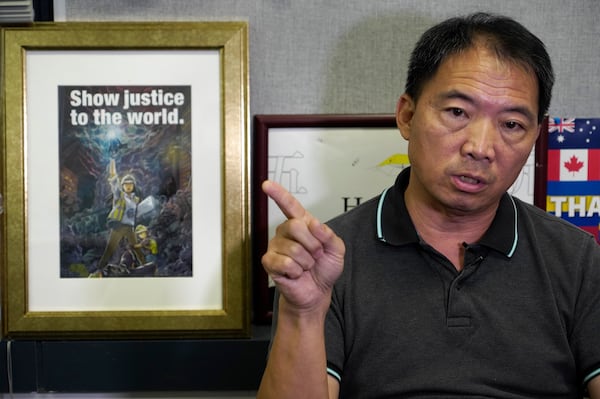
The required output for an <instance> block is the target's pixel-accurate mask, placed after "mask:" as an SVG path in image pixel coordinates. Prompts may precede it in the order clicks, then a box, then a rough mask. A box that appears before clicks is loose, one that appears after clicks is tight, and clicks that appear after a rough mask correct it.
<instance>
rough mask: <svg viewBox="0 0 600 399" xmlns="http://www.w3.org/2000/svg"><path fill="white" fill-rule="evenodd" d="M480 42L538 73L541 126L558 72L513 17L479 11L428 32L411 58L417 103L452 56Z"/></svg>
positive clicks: (410, 90) (410, 81) (409, 82)
mask: <svg viewBox="0 0 600 399" xmlns="http://www.w3.org/2000/svg"><path fill="white" fill-rule="evenodd" d="M477 39H484V42H485V45H486V46H487V47H489V48H490V49H491V50H493V51H494V52H495V53H496V54H497V56H498V57H499V59H502V60H508V61H511V62H515V63H518V64H520V65H522V66H524V67H525V68H527V69H528V70H531V71H532V72H533V73H535V75H536V77H537V82H538V123H540V122H541V121H542V120H543V118H544V116H545V115H546V113H547V112H548V108H549V107H550V100H551V99H552V86H553V85H554V71H553V69H552V62H551V60H550V56H549V55H548V52H547V51H546V46H545V45H544V43H543V42H542V41H541V40H540V39H539V38H538V37H537V36H535V35H534V34H533V33H531V32H530V31H529V30H528V29H527V28H525V27H524V26H523V25H521V24H520V23H519V22H517V21H515V20H514V19H512V18H509V17H505V16H500V15H494V14H489V13H483V12H478V13H475V14H470V15H466V16H462V17H455V18H451V19H448V20H446V21H444V22H441V23H439V24H437V25H435V26H433V27H431V28H430V29H428V30H427V31H426V32H425V33H424V34H423V35H422V36H421V38H420V39H419V41H418V42H417V44H416V45H415V48H414V50H413V52H412V54H411V57H410V63H409V66H408V74H407V79H406V86H405V91H406V93H407V94H408V95H409V96H411V97H412V98H413V99H414V100H415V101H417V100H418V98H419V95H420V94H421V91H422V90H423V86H424V85H425V83H426V82H427V81H428V80H430V79H431V78H432V77H433V76H434V75H435V73H436V72H437V70H438V68H439V66H440V65H441V63H442V62H443V61H444V60H446V59H447V58H448V57H449V56H451V55H454V54H457V53H460V52H462V51H465V50H468V49H470V48H472V47H473V46H474V44H475V43H476V40H477Z"/></svg>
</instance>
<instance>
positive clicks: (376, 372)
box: [326, 169, 600, 398]
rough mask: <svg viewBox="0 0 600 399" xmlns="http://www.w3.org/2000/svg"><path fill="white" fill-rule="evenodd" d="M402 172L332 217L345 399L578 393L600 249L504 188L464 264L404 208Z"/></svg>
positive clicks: (330, 331) (332, 334)
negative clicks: (423, 235)
mask: <svg viewBox="0 0 600 399" xmlns="http://www.w3.org/2000/svg"><path fill="white" fill-rule="evenodd" d="M408 179H409V170H408V169H406V170H405V171H403V172H402V173H401V174H400V175H399V177H398V179H397V181H396V183H395V185H394V186H393V187H391V188H390V189H388V190H387V191H386V192H384V193H383V194H382V195H381V196H379V197H377V198H374V199H372V200H370V201H368V202H365V203H364V204H363V205H361V206H359V207H357V208H355V209H353V210H352V211H350V212H347V213H345V214H344V215H342V216H340V217H338V218H336V219H334V220H332V221H331V222H329V225H330V226H332V228H333V229H334V230H335V231H336V232H337V233H338V234H339V235H340V236H341V237H342V239H343V240H344V242H345V244H346V259H345V265H344V272H343V273H342V276H341V277H340V279H339V280H338V282H337V283H336V285H335V289H334V292H333V297H332V304H331V309H330V312H329V314H328V317H327V321H326V345H327V357H328V371H329V373H330V374H331V375H333V376H335V377H336V378H338V379H339V380H340V397H341V398H369V397H374V398H375V397H376V398H383V397H390V398H391V397H411V398H412V397H415V398H442V397H472V398H571V397H573V398H575V397H578V398H581V396H582V392H583V388H584V386H585V382H587V380H589V379H591V378H592V377H593V376H594V375H596V373H598V372H599V371H600V329H599V327H600V246H598V245H597V244H596V242H595V240H594V238H593V237H592V236H590V235H589V234H587V233H585V232H583V231H582V230H581V229H579V228H577V227H575V226H573V225H570V224H568V223H566V222H565V221H563V220H561V219H559V218H556V217H554V216H552V215H549V214H547V213H545V212H543V211H541V210H539V209H537V208H535V207H533V206H531V205H528V204H525V203H523V202H522V201H519V200H518V199H515V198H512V197H511V196H509V195H508V194H506V195H505V196H504V197H503V198H502V200H501V202H500V207H499V209H498V212H497V214H496V217H495V219H494V220H493V222H492V224H491V226H490V228H489V230H488V231H487V232H486V233H485V235H484V237H483V238H482V239H481V240H480V241H479V242H477V243H469V244H465V247H466V255H465V256H466V259H465V267H464V269H463V270H462V271H460V272H459V271H457V270H456V269H455V268H454V266H453V265H452V264H451V263H450V262H449V261H448V260H447V259H446V258H445V257H444V256H443V255H441V254H440V253H439V252H437V251H436V250H435V249H434V248H432V247H430V246H429V245H428V244H427V243H425V242H423V241H422V240H421V239H420V238H419V236H418V234H417V232H416V230H415V227H414V225H413V223H412V221H411V219H410V217H409V215H408V212H407V210H406V206H405V203H404V191H405V189H406V186H407V184H408Z"/></svg>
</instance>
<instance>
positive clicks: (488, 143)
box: [462, 118, 498, 161]
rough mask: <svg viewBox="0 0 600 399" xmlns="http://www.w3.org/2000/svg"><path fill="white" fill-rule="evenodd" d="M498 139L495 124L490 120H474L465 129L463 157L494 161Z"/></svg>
mask: <svg viewBox="0 0 600 399" xmlns="http://www.w3.org/2000/svg"><path fill="white" fill-rule="evenodd" d="M497 137H498V130H497V128H496V125H495V123H493V122H492V121H490V120H488V119H483V118H482V119H479V120H474V121H472V122H471V123H469V125H468V126H467V127H465V142H464V144H463V146H462V155H463V156H466V157H469V158H471V159H474V160H488V161H493V160H494V158H495V155H496V154H495V151H494V144H495V142H496V140H497Z"/></svg>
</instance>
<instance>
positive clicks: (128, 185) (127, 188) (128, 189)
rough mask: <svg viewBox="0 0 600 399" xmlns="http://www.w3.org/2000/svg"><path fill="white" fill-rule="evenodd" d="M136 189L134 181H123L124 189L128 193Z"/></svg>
mask: <svg viewBox="0 0 600 399" xmlns="http://www.w3.org/2000/svg"><path fill="white" fill-rule="evenodd" d="M134 189H135V185H134V184H133V183H123V191H125V192H126V193H127V194H131V193H132V192H133V190H134Z"/></svg>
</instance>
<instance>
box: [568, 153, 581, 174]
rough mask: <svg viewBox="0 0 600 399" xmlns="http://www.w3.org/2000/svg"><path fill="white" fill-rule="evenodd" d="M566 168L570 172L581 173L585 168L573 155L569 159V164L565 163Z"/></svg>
mask: <svg viewBox="0 0 600 399" xmlns="http://www.w3.org/2000/svg"><path fill="white" fill-rule="evenodd" d="M565 168H567V170H568V171H569V172H573V173H575V172H579V170H580V169H581V168H583V162H581V161H579V159H578V158H577V157H576V156H575V155H573V156H572V157H571V158H570V159H569V162H565Z"/></svg>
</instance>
